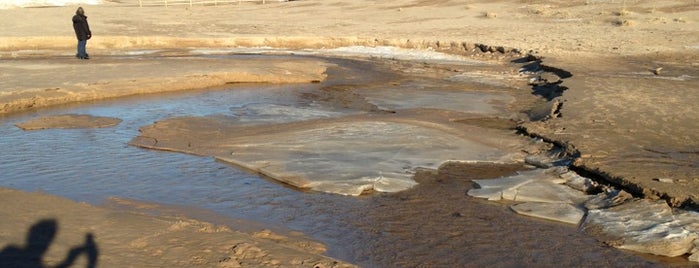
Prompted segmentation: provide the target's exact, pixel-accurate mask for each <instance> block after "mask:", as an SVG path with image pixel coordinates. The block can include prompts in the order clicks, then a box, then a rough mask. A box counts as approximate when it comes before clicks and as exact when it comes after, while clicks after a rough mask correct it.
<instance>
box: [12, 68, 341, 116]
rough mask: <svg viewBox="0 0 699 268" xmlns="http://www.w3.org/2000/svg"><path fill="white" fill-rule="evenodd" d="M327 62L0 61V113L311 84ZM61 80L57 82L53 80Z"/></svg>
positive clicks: (320, 75) (319, 79)
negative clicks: (246, 86) (231, 87)
mask: <svg viewBox="0 0 699 268" xmlns="http://www.w3.org/2000/svg"><path fill="white" fill-rule="evenodd" d="M326 68H327V63H326V62H324V61H323V60H319V59H309V58H298V57H297V58H283V57H282V58H276V59H273V58H267V57H263V56H260V57H249V56H241V57H238V58H236V59H215V58H206V57H186V56H182V57H173V56H170V57H159V56H158V55H152V56H151V57H134V56H128V55H122V56H115V57H103V58H99V59H92V60H90V61H89V62H85V61H75V60H74V58H73V57H57V56H54V57H40V58H22V59H13V60H4V61H2V62H0V70H2V72H3V76H4V77H3V79H2V80H0V114H4V113H12V112H19V111H26V110H30V109H36V108H42V107H48V106H53V105H59V104H66V103H74V102H87V101H95V100H100V99H107V98H116V97H125V96H132V95H139V94H150V93H163V92H173V91H181V90H194V89H203V88H210V87H217V86H218V87H220V86H225V85H226V84H235V83H312V82H318V81H322V80H323V79H325V74H324V72H325V69H326ZM57 74H59V75H61V77H62V78H61V80H60V82H58V83H57V82H56V75H57Z"/></svg>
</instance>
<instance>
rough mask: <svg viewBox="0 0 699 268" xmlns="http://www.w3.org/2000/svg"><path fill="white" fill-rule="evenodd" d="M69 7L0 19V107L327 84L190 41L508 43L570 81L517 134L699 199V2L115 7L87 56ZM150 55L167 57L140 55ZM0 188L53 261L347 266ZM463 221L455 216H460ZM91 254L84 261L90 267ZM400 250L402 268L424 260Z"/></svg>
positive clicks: (650, 193)
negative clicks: (550, 111) (205, 53)
mask: <svg viewBox="0 0 699 268" xmlns="http://www.w3.org/2000/svg"><path fill="white" fill-rule="evenodd" d="M75 8H76V7H74V6H72V7H53V8H30V9H13V10H0V22H1V23H0V24H2V25H3V27H1V28H0V70H1V72H0V104H1V105H0V112H1V113H14V112H21V111H31V110H32V109H37V108H41V107H45V106H50V105H57V104H62V103H66V102H79V101H92V100H98V99H103V98H112V97H119V96H125V95H134V94H142V93H154V92H159V91H165V90H187V89H195V88H206V87H215V86H221V85H225V84H227V83H238V82H272V83H290V82H291V83H299V82H313V81H321V80H324V79H325V74H324V72H325V71H326V70H327V68H328V65H327V62H325V61H322V60H318V59H297V58H294V59H287V60H268V59H238V60H236V61H235V62H236V64H231V63H230V62H225V63H222V62H221V61H217V60H215V59H210V58H208V59H201V58H190V57H187V56H186V55H187V53H184V54H185V55H184V56H183V55H182V53H180V51H182V50H183V49H184V50H186V49H187V48H207V49H214V48H215V49H229V48H236V47H261V46H264V47H277V48H285V49H306V48H309V49H319V48H335V47H341V46H353V45H364V46H383V45H387V46H398V47H404V48H415V49H432V50H443V51H445V52H450V53H459V54H469V55H472V56H473V57H476V58H488V59H490V58H500V57H503V58H504V56H501V55H500V54H499V52H497V50H498V47H500V46H502V48H501V49H500V50H502V51H509V50H510V49H512V48H516V49H517V50H518V51H521V52H525V53H532V54H534V55H536V56H537V57H538V58H539V59H541V60H542V61H543V64H544V65H546V66H549V68H544V69H545V70H547V69H548V70H549V71H552V72H553V73H555V74H556V76H548V77H547V78H548V79H550V80H552V81H551V82H553V81H555V80H558V78H562V80H561V81H562V82H561V83H560V86H563V87H565V91H563V94H562V96H548V97H549V98H550V99H552V100H554V101H556V102H557V103H559V104H560V103H562V106H560V107H558V108H560V109H558V111H557V112H558V113H557V114H556V116H554V117H553V118H549V119H547V120H545V121H538V122H529V123H526V124H524V125H523V126H522V127H523V129H525V130H526V131H527V132H529V133H530V134H533V135H537V136H541V137H543V138H545V139H547V140H550V141H553V142H557V143H559V144H560V145H562V146H565V147H566V148H567V149H568V151H569V152H570V153H572V154H574V155H576V156H578V158H577V160H576V162H575V163H574V166H575V167H578V168H579V169H580V170H582V171H588V172H591V173H592V174H594V175H598V176H600V178H601V179H603V180H608V181H610V182H612V183H614V184H617V185H620V186H622V187H623V188H625V189H628V190H630V191H632V192H634V193H635V194H638V195H641V196H645V197H648V198H662V199H665V200H668V202H669V203H670V204H672V205H675V206H685V207H688V208H696V206H697V203H699V201H698V200H699V196H697V193H699V177H697V176H698V175H697V174H699V172H698V169H697V163H698V161H699V159H698V157H697V155H698V153H697V151H698V150H699V144H698V143H697V142H699V136H698V135H699V134H697V133H698V132H697V131H696V130H697V129H699V126H698V125H697V122H699V120H697V119H698V118H699V114H698V113H699V112H698V111H697V109H693V107H694V106H696V103H697V98H699V97H698V96H699V95H698V94H697V88H698V87H699V78H698V77H699V73H698V72H697V67H699V65H698V64H697V54H698V53H699V33H698V32H699V4H698V3H697V1H694V0H686V1H679V0H677V1H651V0H628V1H593V0H586V1H582V0H574V1H557V0H546V1H526V0H501V1H480V0H478V1H468V2H461V1H450V0H446V1H412V0H400V1H389V2H376V1H368V0H359V1H293V2H285V3H270V4H267V5H259V4H253V3H242V4H241V5H224V6H217V7H213V6H205V7H202V6H196V7H187V6H178V7H168V8H165V7H148V8H138V7H137V4H136V1H131V0H124V1H113V2H109V3H108V4H105V5H101V6H86V7H85V9H86V13H87V15H88V17H89V21H90V23H91V27H92V30H93V34H94V37H93V39H92V40H90V41H89V42H88V51H89V53H90V55H91V56H92V58H93V59H91V60H89V61H80V60H77V59H75V58H74V57H73V55H74V49H75V40H74V36H73V33H72V29H71V27H70V23H69V22H68V21H69V18H70V17H71V16H72V14H73V12H74V10H75ZM477 44H487V45H490V46H492V48H491V49H490V50H491V52H485V53H481V52H478V51H479V50H480V48H479V47H478V46H477ZM483 48H484V50H486V51H488V50H489V49H488V47H483ZM143 50H158V51H159V52H158V53H156V54H150V55H148V56H142V57H138V56H136V57H134V56H130V55H133V54H134V52H138V51H143ZM474 51H475V52H474ZM139 53H140V52H139ZM551 67H553V68H551ZM562 71H563V72H562ZM565 74H569V75H565ZM570 74H572V76H570ZM557 77H558V78H557ZM527 94H528V93H527ZM554 97H557V98H554ZM536 102H537V101H533V102H529V101H528V100H524V103H527V104H530V103H536ZM513 110H516V109H513ZM479 122H480V123H481V124H488V121H479ZM463 187H464V188H463V189H466V188H467V187H470V186H463ZM1 191H2V192H1V193H0V198H2V199H3V202H2V209H0V213H2V215H3V217H2V218H3V219H11V220H5V221H3V222H2V227H0V233H1V234H2V236H1V237H2V239H3V240H2V244H3V245H6V246H9V245H10V244H14V245H17V248H22V247H24V246H25V245H24V242H25V239H26V238H25V236H26V235H27V234H28V233H32V232H31V231H30V230H29V228H30V226H32V225H33V224H35V223H38V222H39V221H40V220H42V219H54V220H56V222H51V221H45V222H42V224H41V225H38V226H39V227H42V228H40V229H42V231H40V232H39V233H45V234H46V233H48V234H50V233H51V232H50V231H51V229H52V226H53V227H56V226H57V228H59V229H58V230H59V232H58V235H57V236H56V237H55V239H53V241H54V242H53V246H52V247H51V248H49V251H48V253H47V255H46V258H45V261H46V263H47V264H58V263H59V262H60V261H61V260H63V259H64V257H66V256H67V252H68V251H69V249H71V248H74V247H75V246H78V245H82V246H84V247H83V249H85V250H84V251H81V252H87V253H89V252H94V250H95V247H94V245H93V244H92V243H91V242H90V241H92V239H95V240H97V241H98V246H99V249H98V250H99V254H100V259H99V261H100V264H102V265H104V266H107V267H110V266H112V267H128V266H143V265H142V264H148V263H150V264H152V265H154V266H182V267H184V266H186V267H192V266H196V265H203V266H215V265H221V266H225V265H234V264H236V263H237V264H241V263H242V264H246V261H248V262H247V264H249V265H252V266H288V265H285V264H289V265H294V266H295V265H301V264H303V265H304V266H306V265H308V266H309V267H312V266H313V265H315V264H316V263H323V264H327V265H330V266H332V265H345V264H343V263H336V262H335V260H333V259H330V258H327V257H323V256H321V255H318V254H321V253H322V250H320V249H319V246H318V247H316V246H313V247H299V246H298V245H295V243H280V242H279V240H282V241H284V240H286V238H283V239H272V240H273V241H272V242H269V239H266V238H264V237H263V238H262V239H260V237H259V236H260V235H257V236H255V235H252V236H251V235H249V234H243V233H239V232H236V231H235V230H230V229H229V228H227V227H220V226H214V225H211V224H208V223H204V222H200V221H196V220H191V219H178V218H167V217H165V218H158V217H153V216H148V215H144V214H139V213H135V212H122V211H116V210H109V209H105V208H99V207H94V206H91V205H87V204H79V203H75V202H72V201H69V200H64V199H60V198H57V197H52V196H48V195H45V194H41V193H23V192H18V191H14V190H9V189H4V190H1ZM410 194H411V193H403V194H402V195H408V197H405V199H403V200H410V197H409V195H410ZM398 196H400V195H398ZM453 213H454V214H453V215H455V216H454V217H453V218H459V215H462V214H463V213H462V214H459V213H461V212H459V211H454V212H453ZM374 216H376V217H389V216H388V215H374ZM416 217H417V216H416ZM388 220H390V219H387V220H386V221H387V222H390V221H388ZM450 220H452V218H450ZM483 220H484V224H485V223H488V224H491V223H493V222H496V221H497V220H492V218H484V219H483ZM398 222H400V221H398ZM396 224H398V223H396ZM47 226H48V227H47ZM65 230H68V231H65ZM526 230H529V229H526ZM526 230H525V231H524V232H526ZM418 233H419V232H418ZM494 233H497V232H494ZM562 233H565V232H562ZM89 234H91V235H92V236H89ZM268 234H269V233H268ZM450 234H451V233H450ZM454 234H457V233H454ZM269 235H270V236H275V237H276V235H273V234H269ZM447 235H449V234H447ZM46 236H47V235H43V237H46ZM262 236H264V235H262ZM39 237H42V235H39ZM494 237H498V236H494ZM183 238H184V239H183ZM532 239H533V238H532ZM290 240H291V241H299V240H297V239H296V238H293V239H290ZM35 241H46V238H44V239H43V240H42V239H36V240H35ZM48 241H49V242H50V241H52V240H51V239H48ZM396 241H397V242H396V243H400V241H401V240H400V239H397V240H396ZM529 241H534V240H529ZM591 243H592V245H594V243H593V242H591ZM289 244H291V245H289ZM296 244H298V243H296ZM311 244H312V245H317V244H313V243H311ZM598 246H599V245H598ZM601 247H602V248H603V250H609V252H611V253H608V254H611V255H603V257H601V258H602V259H606V260H608V261H609V263H607V264H606V265H607V266H627V265H624V264H617V263H615V262H614V261H613V260H614V259H616V258H615V257H612V255H614V254H618V251H614V250H610V249H609V248H606V247H603V246H601ZM4 248H9V247H4ZM554 248H555V246H554ZM425 250H429V249H425ZM26 252H31V251H26ZM267 253H268V254H267ZM503 254H504V255H506V254H507V252H503ZM85 255H86V256H89V255H90V254H85ZM82 256H83V255H81V257H80V258H78V262H79V263H85V262H87V261H88V259H87V258H84V257H82ZM400 257H401V256H396V259H395V260H396V264H398V265H401V264H404V265H405V266H412V265H419V264H415V263H409V262H403V261H401V258H400ZM473 257H474V258H477V256H473ZM559 257H560V256H559ZM625 258H626V257H625ZM134 259H138V260H139V261H138V262H134ZM541 259H546V260H549V261H550V260H552V258H551V256H548V255H546V254H544V253H540V254H539V255H531V256H521V259H519V260H520V261H521V262H518V263H526V264H531V265H536V264H537V261H539V260H541ZM635 261H637V260H631V262H635ZM110 264H112V265H110ZM470 264H472V265H476V263H470ZM510 264H512V263H510ZM636 264H637V265H652V264H649V263H645V262H642V261H641V262H640V263H636ZM504 265H506V264H504Z"/></svg>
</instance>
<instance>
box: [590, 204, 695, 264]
mask: <svg viewBox="0 0 699 268" xmlns="http://www.w3.org/2000/svg"><path fill="white" fill-rule="evenodd" d="M696 223H699V216H697V214H696V213H687V212H682V213H679V214H677V213H675V212H673V210H672V209H671V208H670V207H669V206H668V205H667V204H666V203H665V202H664V201H659V200H658V201H651V200H645V199H636V200H632V201H629V202H626V203H624V204H621V205H618V206H615V207H611V208H608V209H593V210H590V211H588V215H587V218H586V220H585V222H584V224H583V229H585V230H588V229H591V230H596V231H599V232H601V233H602V234H601V235H600V236H601V237H605V238H604V239H605V240H610V243H609V244H611V245H613V246H615V247H618V248H622V249H627V250H632V251H636V252H641V253H650V254H655V255H662V256H668V257H677V256H681V255H684V254H687V253H689V252H690V251H691V250H692V249H693V248H694V241H695V239H699V233H697V231H696V230H695V229H694V228H695V227H696V226H695V224H696ZM604 242H607V241H604Z"/></svg>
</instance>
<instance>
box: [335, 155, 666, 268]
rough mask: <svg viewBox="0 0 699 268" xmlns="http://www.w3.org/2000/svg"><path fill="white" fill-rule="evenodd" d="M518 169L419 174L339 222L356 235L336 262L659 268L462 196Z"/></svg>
mask: <svg viewBox="0 0 699 268" xmlns="http://www.w3.org/2000/svg"><path fill="white" fill-rule="evenodd" d="M523 169H524V167H522V166H518V165H497V164H486V163H483V164H460V163H448V164H445V165H443V166H442V167H441V168H440V169H439V170H438V171H422V172H419V173H418V174H417V175H416V180H418V181H419V182H420V184H419V185H418V186H416V187H414V188H413V189H410V190H408V191H404V192H400V193H395V194H384V195H380V196H375V197H371V198H369V200H367V202H366V204H365V206H364V207H362V208H358V210H357V211H353V212H351V213H350V215H346V217H343V218H345V220H346V221H347V223H346V224H348V225H349V226H352V227H353V228H356V231H354V232H353V233H352V235H350V236H349V237H353V239H348V240H347V241H346V242H347V243H349V244H350V245H351V247H350V248H353V250H352V252H351V253H350V254H351V255H350V256H339V257H341V258H343V259H348V260H352V261H354V262H355V263H357V264H359V265H364V266H367V267H654V266H659V265H658V264H656V263H652V262H650V261H648V260H644V259H643V258H641V257H639V256H636V255H633V254H631V253H628V252H623V251H619V250H617V249H614V248H612V247H609V246H606V245H604V244H602V243H600V242H598V241H596V240H595V239H594V238H592V237H590V236H588V235H586V234H584V233H582V232H579V231H578V230H577V227H576V226H570V225H566V224H559V223H556V222H550V221H544V220H536V219H532V218H527V217H522V216H518V215H515V214H514V213H513V212H511V211H510V210H509V208H508V207H507V206H506V205H504V204H494V203H490V202H488V201H484V200H478V199H475V198H472V197H469V196H467V195H466V192H467V191H468V190H469V189H471V188H472V187H473V185H474V184H473V182H472V181H471V180H473V179H484V178H497V177H501V176H506V175H510V174H513V173H514V172H516V171H517V170H523ZM349 237H348V238H349ZM329 253H330V254H331V255H332V253H333V250H332V247H331V251H330V252H329Z"/></svg>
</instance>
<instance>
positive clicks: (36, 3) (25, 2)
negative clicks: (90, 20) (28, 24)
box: [0, 0, 102, 9]
mask: <svg viewBox="0 0 699 268" xmlns="http://www.w3.org/2000/svg"><path fill="white" fill-rule="evenodd" d="M101 3H102V0H2V1H1V2H0V9H10V8H19V7H50V6H67V5H81V4H85V5H99V4H101Z"/></svg>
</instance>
